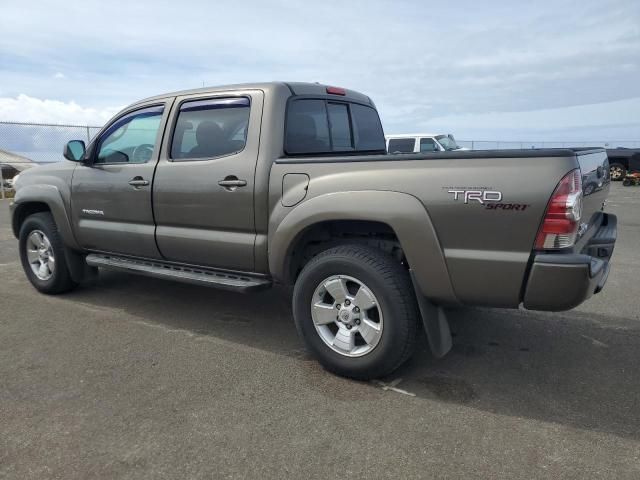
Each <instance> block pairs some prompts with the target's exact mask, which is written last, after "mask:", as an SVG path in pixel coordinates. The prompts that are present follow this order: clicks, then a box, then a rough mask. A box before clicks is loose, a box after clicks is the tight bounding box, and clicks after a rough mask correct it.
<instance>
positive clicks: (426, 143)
mask: <svg viewBox="0 0 640 480" xmlns="http://www.w3.org/2000/svg"><path fill="white" fill-rule="evenodd" d="M420 151H421V152H439V151H440V149H439V148H438V145H437V144H436V142H435V140H434V139H433V138H421V139H420Z"/></svg>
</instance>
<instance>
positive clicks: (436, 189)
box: [269, 152, 577, 307]
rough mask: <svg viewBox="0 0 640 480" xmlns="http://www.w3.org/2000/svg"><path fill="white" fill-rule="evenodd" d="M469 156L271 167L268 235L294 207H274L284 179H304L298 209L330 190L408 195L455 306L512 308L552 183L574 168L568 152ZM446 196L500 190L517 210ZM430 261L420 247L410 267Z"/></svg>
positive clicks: (331, 161)
mask: <svg viewBox="0 0 640 480" xmlns="http://www.w3.org/2000/svg"><path fill="white" fill-rule="evenodd" d="M471 153H472V152H469V153H468V154H464V153H463V154H459V153H458V154H452V155H439V156H438V158H433V159H431V158H428V156H425V155H422V156H411V155H387V156H379V157H375V158H374V157H368V158H367V157H352V158H349V157H341V158H339V159H336V158H332V159H327V158H325V159H321V158H315V159H309V160H302V161H300V162H296V161H293V162H292V161H291V160H289V163H276V164H274V166H273V168H272V171H271V178H270V188H271V190H270V200H269V208H270V229H271V228H272V226H277V225H278V224H279V223H280V222H281V221H282V220H283V219H284V217H286V216H287V215H288V214H289V213H290V212H291V211H292V210H293V209H295V208H298V207H299V205H301V204H298V205H296V206H293V207H284V206H282V204H281V203H280V195H281V194H282V190H281V189H282V187H281V185H282V177H283V176H284V174H286V173H304V174H307V175H308V176H309V178H310V181H309V187H308V193H307V196H306V197H305V199H304V200H303V202H302V204H303V203H304V202H308V201H309V200H310V199H312V198H314V197H317V196H321V195H327V194H331V193H333V192H348V191H360V190H368V191H376V190H378V191H392V192H402V193H405V194H409V195H411V196H413V197H415V198H416V199H417V200H418V201H419V202H420V203H421V204H422V206H423V208H424V209H425V211H426V212H427V214H428V218H429V219H430V220H431V222H432V223H433V226H434V227H435V233H436V235H437V239H438V243H439V245H440V247H441V249H442V253H443V256H444V259H445V262H446V268H447V269H448V273H449V276H450V281H451V284H452V286H453V290H454V292H455V297H456V300H458V301H459V302H461V303H464V304H469V305H487V306H495V307H498V306H503V307H517V306H518V304H519V303H520V297H521V290H522V286H523V282H524V278H525V273H526V271H527V266H528V262H529V259H530V256H531V250H532V247H533V243H534V240H535V235H536V233H537V230H538V227H539V225H540V221H541V219H542V215H543V213H544V210H545V208H546V206H547V202H548V199H549V198H550V196H551V194H552V192H553V190H554V189H555V187H556V185H557V183H558V182H559V180H560V179H561V178H562V177H563V176H564V175H565V174H566V173H568V172H569V171H570V170H572V169H574V168H576V167H577V163H576V158H575V155H569V154H567V155H566V156H550V157H544V156H537V157H534V158H527V157H524V158H523V157H519V158H518V157H514V158H508V157H507V158H477V157H475V156H473V155H471ZM372 160H373V161H372ZM451 190H491V191H499V192H501V193H502V202H501V203H502V204H517V205H521V206H522V207H521V208H520V209H517V210H516V209H502V208H500V209H488V208H487V205H486V204H481V203H479V202H477V201H470V202H468V203H464V200H463V199H462V198H458V200H455V199H454V195H453V194H452V193H449V192H450V191H451ZM398 215H403V212H398ZM432 261H433V260H432V258H430V256H429V253H428V250H427V249H425V251H424V254H423V255H421V256H420V257H419V258H417V259H414V260H413V262H412V264H411V268H412V269H414V270H416V271H418V270H421V269H429V268H430V263H431V262H432ZM442 281H447V279H442ZM451 303H454V302H451Z"/></svg>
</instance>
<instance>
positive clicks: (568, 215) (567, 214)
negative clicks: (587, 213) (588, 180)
mask: <svg viewBox="0 0 640 480" xmlns="http://www.w3.org/2000/svg"><path fill="white" fill-rule="evenodd" d="M581 215H582V177H581V176H580V170H578V169H576V170H573V171H571V172H569V173H568V174H567V175H565V176H564V178H563V179H562V180H560V183H559V184H558V186H557V187H556V189H555V191H554V192H553V195H551V200H550V201H549V205H547V211H546V212H545V214H544V220H543V221H542V225H541V226H540V230H539V231H538V235H537V237H536V249H538V250H543V249H544V250H547V249H556V248H566V247H570V246H572V245H573V244H574V243H575V241H576V236H577V234H578V227H579V226H580V216H581Z"/></svg>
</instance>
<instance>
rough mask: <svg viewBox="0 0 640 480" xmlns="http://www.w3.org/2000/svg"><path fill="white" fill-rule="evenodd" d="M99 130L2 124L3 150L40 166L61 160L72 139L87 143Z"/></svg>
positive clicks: (69, 126)
mask: <svg viewBox="0 0 640 480" xmlns="http://www.w3.org/2000/svg"><path fill="white" fill-rule="evenodd" d="M100 128H102V127H93V126H89V125H52V124H46V123H21V122H3V121H0V151H4V152H8V153H10V154H13V155H16V156H18V157H24V158H25V159H29V160H31V161H34V162H38V163H42V162H57V161H58V160H61V159H62V149H63V148H64V146H65V145H66V143H67V142H68V141H69V140H84V141H85V143H88V142H89V140H91V138H93V136H94V135H95V134H96V133H98V130H100ZM0 162H2V159H1V158H0Z"/></svg>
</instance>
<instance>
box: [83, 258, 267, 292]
mask: <svg viewBox="0 0 640 480" xmlns="http://www.w3.org/2000/svg"><path fill="white" fill-rule="evenodd" d="M86 261H87V264H88V265H90V266H92V267H102V268H105V269H108V270H119V271H123V272H128V273H137V274H140V275H146V276H149V277H157V278H166V279H169V280H177V281H180V282H186V283H193V284H196V285H204V286H207V287H214V288H222V289H225V290H233V291H236V292H251V291H255V290H261V289H263V288H268V287H270V286H271V281H270V280H268V279H266V278H263V277H259V276H252V275H245V274H241V273H230V272H225V271H222V270H215V269H212V268H203V267H193V266H188V265H180V264H177V263H169V262H163V261H161V260H148V259H139V258H130V257H121V256H117V255H109V254H106V253H91V254H89V255H87V260H86Z"/></svg>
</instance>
